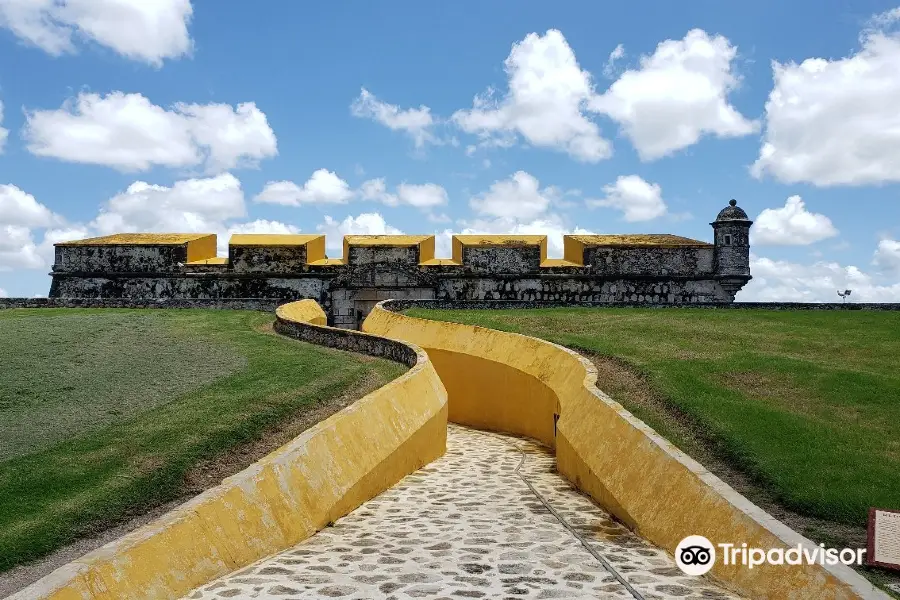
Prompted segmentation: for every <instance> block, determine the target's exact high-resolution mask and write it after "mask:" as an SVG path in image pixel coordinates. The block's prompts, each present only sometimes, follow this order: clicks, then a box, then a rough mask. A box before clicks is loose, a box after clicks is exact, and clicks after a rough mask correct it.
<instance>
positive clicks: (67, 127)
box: [23, 92, 278, 174]
mask: <svg viewBox="0 0 900 600" xmlns="http://www.w3.org/2000/svg"><path fill="white" fill-rule="evenodd" d="M23 136H24V138H25V141H26V144H27V148H28V150H29V152H31V153H32V154H35V155H37V156H46V157H51V158H57V159H59V160H64V161H68V162H76V163H85V164H96V165H105V166H109V167H113V168H116V169H119V170H122V171H146V170H148V169H150V168H151V167H153V166H156V165H160V166H165V167H195V166H200V165H203V166H204V168H205V170H206V171H207V172H209V173H210V174H213V173H216V172H221V171H225V170H228V169H234V168H238V167H254V166H256V165H257V163H258V161H259V160H261V159H264V158H268V157H272V156H275V155H276V154H278V149H277V142H276V138H275V133H274V132H273V131H272V129H271V127H269V124H268V121H267V119H266V116H265V114H264V113H263V112H262V111H260V110H259V109H258V108H257V107H256V104H254V103H253V102H246V103H243V104H238V105H237V106H235V107H232V106H230V105H227V104H206V105H199V104H184V103H179V104H176V105H175V106H174V107H172V108H171V109H166V108H163V107H161V106H157V105H155V104H153V103H152V102H150V100H148V99H147V98H145V97H144V96H142V95H141V94H125V93H123V92H112V93H109V94H107V95H106V96H101V95H99V94H94V93H87V92H82V93H80V94H79V95H78V96H77V97H76V98H70V99H69V100H67V101H66V102H65V103H64V104H63V106H62V107H61V108H60V109H57V110H33V111H28V112H27V113H26V124H25V129H24V131H23Z"/></svg>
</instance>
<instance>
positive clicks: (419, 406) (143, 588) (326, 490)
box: [10, 301, 447, 600]
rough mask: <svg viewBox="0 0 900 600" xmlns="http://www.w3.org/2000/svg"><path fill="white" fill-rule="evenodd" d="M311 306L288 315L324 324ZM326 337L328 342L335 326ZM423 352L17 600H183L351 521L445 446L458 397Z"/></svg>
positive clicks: (285, 316) (286, 315)
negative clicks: (342, 520)
mask: <svg viewBox="0 0 900 600" xmlns="http://www.w3.org/2000/svg"><path fill="white" fill-rule="evenodd" d="M309 302H311V301H308V302H306V303H305V304H304V305H303V306H299V303H298V306H290V305H288V306H285V307H282V309H283V310H280V311H279V317H280V318H283V319H295V318H296V319H307V321H306V322H310V323H312V322H316V321H317V320H318V318H319V317H318V313H321V316H322V317H324V313H322V311H321V308H319V307H318V306H317V305H316V306H311V305H309ZM312 304H313V305H315V303H314V302H313V303H312ZM316 309H318V312H317V311H316ZM319 329H321V332H320V334H321V335H325V336H327V335H329V330H331V328H328V327H320V328H319ZM335 335H338V332H335ZM355 335H356V336H364V337H373V336H365V334H361V333H355ZM372 341H377V340H370V342H372ZM384 342H385V343H388V344H394V345H396V342H393V341H389V340H384ZM413 350H414V351H415V352H416V353H417V356H418V360H417V362H416V364H415V366H413V367H412V368H411V369H410V370H409V371H407V372H406V373H405V374H404V375H402V376H401V377H399V378H397V379H395V380H394V381H392V382H390V383H388V384H387V385H385V386H383V387H381V388H379V389H377V390H375V391H374V392H372V393H370V394H368V395H366V396H365V397H363V398H361V399H360V400H358V401H356V402H355V403H353V404H352V405H351V406H349V407H347V408H345V409H344V410H342V411H340V412H338V413H336V414H334V415H332V416H331V417H329V418H328V419H325V420H324V421H322V422H321V423H319V424H317V425H315V426H314V427H312V428H310V429H308V430H307V431H305V432H303V433H302V434H301V435H300V436H298V437H297V438H296V439H294V440H293V441H291V442H290V443H288V444H286V445H285V446H283V447H281V448H280V449H278V450H276V451H275V452H273V453H271V454H269V455H268V456H266V457H265V458H263V459H262V460H260V461H258V462H256V463H254V464H253V465H251V466H250V467H248V468H247V469H245V470H243V471H241V472H240V473H238V474H236V475H233V476H231V477H229V478H227V479H225V480H224V481H223V482H222V484H221V485H219V486H218V487H215V488H212V489H210V490H208V491H206V492H204V493H203V494H200V495H199V496H197V497H195V498H194V499H192V500H190V501H189V502H187V503H186V504H184V505H182V506H180V507H178V508H176V509H175V510H173V511H171V512H169V513H168V514H166V515H165V516H163V517H162V518H160V519H159V520H157V521H155V522H153V523H151V524H149V525H147V526H145V527H142V528H140V529H138V530H136V531H134V532H133V533H131V534H128V535H126V536H124V537H122V538H120V539H118V540H116V541H114V542H112V543H110V544H107V545H106V546H103V547H102V548H99V549H97V550H95V551H94V552H91V553H89V554H87V555H85V556H84V557H82V558H81V559H78V560H76V561H74V562H72V563H69V564H68V565H65V566H63V567H61V568H60V569H58V570H56V571H54V572H53V573H51V574H50V575H48V576H46V577H44V578H43V579H41V580H39V581H37V582H36V583H34V584H33V585H31V586H29V587H27V588H25V589H24V590H22V591H21V592H19V593H17V594H15V595H13V596H11V597H10V598H11V599H16V600H25V599H26V598H27V599H28V600H33V599H36V598H47V599H53V600H86V599H96V600H100V599H104V600H106V599H109V600H113V599H116V600H121V599H124V598H128V599H134V598H148V599H149V598H167V599H168V598H179V597H181V596H182V595H184V594H186V593H188V592H189V591H190V590H192V589H194V588H196V587H198V586H200V585H202V584H204V583H207V582H209V581H211V580H213V579H215V578H217V577H220V576H222V575H225V574H227V573H231V572H232V571H235V570H236V569H240V568H242V567H244V566H246V565H248V564H250V563H252V562H254V561H256V560H258V559H260V558H263V557H265V556H268V555H270V554H273V553H276V552H279V551H281V550H284V549H286V548H289V547H291V546H293V545H294V544H296V543H298V542H300V541H302V540H303V539H305V538H307V537H309V536H311V535H312V534H314V533H315V532H316V531H318V530H319V529H322V528H323V527H325V526H326V525H328V524H329V523H330V522H333V521H335V520H336V519H338V518H339V517H341V516H343V515H346V514H347V513H349V512H350V511H352V510H353V509H354V508H356V507H357V506H359V505H360V504H362V503H363V502H365V501H366V500H369V499H370V498H373V497H374V496H376V495H378V494H379V493H381V492H382V491H384V490H386V489H387V488H389V487H391V486H392V485H394V484H395V483H397V482H398V481H399V480H400V479H402V478H403V477H404V476H406V475H408V474H409V473H412V472H413V471H415V470H417V469H419V468H420V467H422V466H424V465H425V464H427V463H429V462H431V461H432V460H434V459H436V458H438V457H439V456H441V455H443V453H444V451H445V449H446V439H447V394H446V391H445V390H444V386H443V385H442V384H441V381H440V379H439V378H438V376H437V373H436V372H435V369H434V367H433V366H432V364H431V362H430V361H429V359H428V357H427V355H426V354H425V353H424V352H423V351H422V350H420V349H418V348H413Z"/></svg>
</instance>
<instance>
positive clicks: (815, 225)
mask: <svg viewBox="0 0 900 600" xmlns="http://www.w3.org/2000/svg"><path fill="white" fill-rule="evenodd" d="M837 234H838V230H837V229H836V228H835V226H834V225H833V224H832V223H831V219H829V218H828V217H826V216H825V215H822V214H818V213H813V212H809V211H808V210H806V206H805V205H804V203H803V200H802V199H801V198H800V196H791V197H790V198H788V199H787V201H786V202H785V203H784V206H783V207H782V208H767V209H765V210H763V211H762V212H761V213H759V216H758V217H756V221H755V223H754V225H753V229H752V230H751V232H750V235H751V237H752V241H751V243H753V244H763V245H783V246H806V245H809V244H812V243H814V242H818V241H821V240H824V239H827V238H830V237H834V236H836V235H837Z"/></svg>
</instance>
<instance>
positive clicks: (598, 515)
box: [187, 426, 737, 600]
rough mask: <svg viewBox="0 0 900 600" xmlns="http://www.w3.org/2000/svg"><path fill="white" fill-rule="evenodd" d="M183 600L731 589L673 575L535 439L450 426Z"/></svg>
mask: <svg viewBox="0 0 900 600" xmlns="http://www.w3.org/2000/svg"><path fill="white" fill-rule="evenodd" d="M517 469H518V472H517ZM523 479H524V480H523ZM526 481H527V482H528V483H530V484H531V486H533V488H534V489H533V490H532V489H531V488H530V487H529V486H528V484H527V483H526ZM542 498H543V500H542ZM545 503H546V504H545ZM548 506H549V508H548ZM550 508H552V509H553V510H552V511H551V510H550ZM554 512H555V513H556V514H554ZM564 522H565V523H567V524H568V526H567V525H565V524H564ZM576 534H577V535H576ZM582 540H584V543H582ZM585 544H587V546H588V547H589V548H590V550H588V548H586V547H585ZM598 557H599V558H598ZM604 562H606V563H607V564H608V565H610V566H611V568H612V570H613V571H614V573H613V572H611V571H609V570H607V568H606V567H605V566H604ZM187 598H191V599H196V598H200V599H204V600H207V599H208V600H213V599H220V598H265V599H272V600H276V599H277V600H287V599H291V598H342V599H348V600H350V599H363V598H373V599H375V598H379V599H391V600H401V599H407V598H431V599H457V600H458V599H460V598H486V599H495V598H496V599H499V598H510V599H518V598H579V599H581V598H585V599H586V598H592V599H593V598H623V599H633V598H644V599H646V600H651V599H653V600H657V599H669V598H679V599H685V598H687V599H690V600H693V599H699V598H705V599H709V598H728V599H734V598H737V596H733V595H731V594H729V593H726V592H724V591H722V590H721V589H719V588H717V587H715V586H714V585H712V584H711V583H709V582H707V581H706V580H705V579H700V578H692V577H687V576H685V575H683V574H682V573H681V571H680V570H678V568H677V567H676V566H675V563H674V562H673V560H672V559H671V558H669V557H668V556H667V555H666V553H665V552H663V551H662V550H659V549H657V548H655V547H653V546H651V545H649V544H648V543H647V542H645V541H643V540H642V539H640V538H638V537H637V536H635V535H634V534H632V533H631V532H630V531H628V529H626V528H625V527H623V526H622V525H620V524H618V523H616V522H615V521H613V520H612V519H610V517H609V515H608V514H607V513H606V512H604V511H603V510H602V509H600V508H598V507H597V506H596V505H595V504H594V503H593V502H592V501H591V500H590V499H589V498H587V497H586V496H584V495H582V494H580V493H579V492H577V491H576V490H575V489H574V488H572V486H571V485H570V484H569V483H568V482H567V481H566V480H564V479H563V478H562V477H560V476H559V475H557V474H556V473H555V471H554V457H553V455H552V454H551V453H550V452H549V451H548V450H547V449H545V448H543V447H542V446H540V445H538V444H536V443H533V442H530V441H526V440H522V439H519V438H514V437H507V436H500V435H497V434H492V433H485V432H480V431H475V430H471V429H466V428H462V427H457V426H451V427H450V430H449V436H448V441H447V454H446V456H444V457H442V458H441V459H439V460H437V461H435V462H434V463H432V464H431V465H429V466H427V467H426V468H424V469H421V470H419V471H417V472H416V473H414V474H412V475H410V476H408V477H406V478H405V479H404V480H403V481H401V482H400V483H399V484H398V485H396V486H395V487H393V488H391V489H390V490H388V491H387V492H385V493H384V494H382V495H380V496H378V497H377V498H374V499H372V500H370V501H369V502H367V503H365V504H364V505H362V506H361V507H360V508H358V509H357V510H356V511H354V512H353V513H351V514H349V515H347V516H346V517H344V518H342V519H340V520H339V521H338V522H337V523H335V525H334V526H333V527H329V528H326V529H325V530H323V531H321V532H319V533H318V534H316V535H315V536H313V537H312V538H310V539H308V540H306V541H304V542H301V543H300V544H298V545H297V546H295V547H294V548H292V549H290V550H287V551H285V552H282V553H281V554H277V555H275V556H272V557H269V558H267V559H264V560H262V561H260V562H258V563H256V564H254V565H252V566H250V567H247V568H245V569H242V570H240V571H237V572H235V573H233V574H231V575H229V576H226V577H224V578H222V579H219V580H217V581H214V582H212V583H210V584H208V585H206V586H204V587H202V588H199V589H198V590H195V591H194V592H192V593H191V594H189V595H188V596H187Z"/></svg>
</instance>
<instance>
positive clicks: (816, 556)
mask: <svg viewBox="0 0 900 600" xmlns="http://www.w3.org/2000/svg"><path fill="white" fill-rule="evenodd" d="M718 548H719V550H720V552H721V558H722V564H723V565H742V566H745V567H747V568H748V569H752V568H753V567H758V566H760V565H764V564H768V565H803V564H806V565H836V564H838V563H840V564H844V565H848V566H854V565H855V566H860V565H862V564H863V563H864V561H865V555H866V551H865V549H857V550H855V549H853V548H844V549H843V550H838V549H837V548H826V547H825V544H819V545H818V546H812V547H809V546H803V545H801V544H797V545H796V546H793V547H791V548H771V549H769V550H763V549H762V548H748V547H747V544H741V545H740V546H738V545H737V544H718ZM675 564H677V565H678V568H679V569H681V570H682V571H683V572H684V573H685V574H687V575H695V576H696V575H703V574H705V573H707V572H709V570H710V569H712V568H713V565H715V564H716V546H713V544H712V542H710V541H709V540H708V539H706V538H705V537H703V536H702V535H689V536H687V537H686V538H684V539H683V540H681V542H679V543H678V546H677V547H676V548H675Z"/></svg>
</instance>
